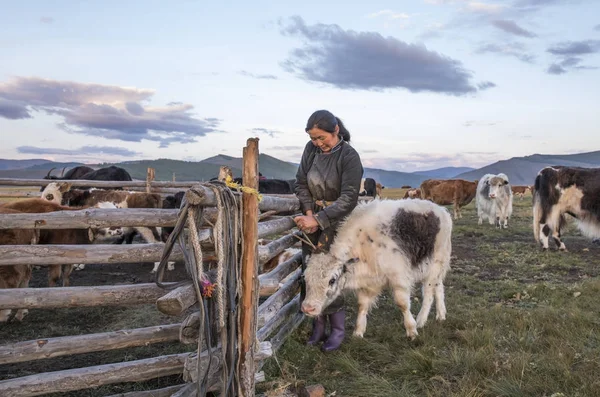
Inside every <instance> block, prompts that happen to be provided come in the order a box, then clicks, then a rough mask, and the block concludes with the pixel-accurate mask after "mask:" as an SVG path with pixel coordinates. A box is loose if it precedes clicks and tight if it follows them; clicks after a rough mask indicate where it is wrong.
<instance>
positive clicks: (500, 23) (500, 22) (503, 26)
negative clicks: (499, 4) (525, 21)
mask: <svg viewBox="0 0 600 397" xmlns="http://www.w3.org/2000/svg"><path fill="white" fill-rule="evenodd" d="M492 25H494V26H495V27H497V28H498V29H500V30H503V31H505V32H506V33H511V34H514V35H517V36H522V37H530V38H531V37H537V35H536V34H535V33H533V32H530V31H528V30H525V29H523V28H522V27H520V26H519V25H517V24H516V22H515V21H509V20H506V19H496V20H493V21H492Z"/></svg>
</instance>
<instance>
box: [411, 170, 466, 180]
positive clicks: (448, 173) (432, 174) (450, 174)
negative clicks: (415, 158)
mask: <svg viewBox="0 0 600 397" xmlns="http://www.w3.org/2000/svg"><path fill="white" fill-rule="evenodd" d="M473 170H475V168H471V167H443V168H436V169H434V170H428V171H415V172H413V174H419V175H424V176H426V177H428V178H436V179H451V178H454V177H455V176H457V175H459V174H463V173H466V172H469V171H473Z"/></svg>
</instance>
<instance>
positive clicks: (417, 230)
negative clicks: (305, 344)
mask: <svg viewBox="0 0 600 397" xmlns="http://www.w3.org/2000/svg"><path fill="white" fill-rule="evenodd" d="M451 234H452V218H451V216H450V213H449V212H448V210H446V209H445V208H444V207H441V206H439V205H437V204H434V203H432V202H430V201H426V200H421V199H414V200H379V199H375V200H373V201H371V202H369V203H366V204H359V205H358V206H357V207H356V208H355V209H354V211H353V212H352V213H351V214H350V215H349V216H348V217H347V218H346V219H345V220H344V221H343V223H342V224H341V225H340V227H339V229H338V233H337V236H336V239H335V242H334V243H333V244H332V246H331V248H330V251H329V252H328V253H324V252H318V253H315V254H313V255H311V256H310V257H309V259H308V261H307V268H306V270H305V273H304V281H305V283H306V298H305V299H304V301H303V303H302V311H303V312H304V313H305V314H307V315H308V316H310V317H315V316H318V315H320V314H321V313H322V311H323V309H324V308H326V307H327V306H328V305H329V304H331V302H333V301H334V299H335V298H336V297H338V296H339V295H340V294H341V293H342V292H343V291H344V290H354V291H356V292H357V295H358V317H357V320H356V328H355V330H354V335H355V336H358V337H362V336H363V334H364V332H365V329H366V327H367V313H368V312H369V310H370V308H371V307H372V306H373V304H374V303H375V302H376V299H377V297H378V296H379V295H380V293H381V291H382V290H383V288H384V287H386V286H389V287H390V289H391V290H392V292H393V296H394V299H395V301H396V303H397V305H398V306H399V308H400V310H401V311H402V314H403V317H404V327H405V328H406V334H407V336H408V337H409V338H410V339H414V338H415V337H416V336H417V335H418V333H417V328H421V327H423V326H424V325H425V323H426V321H427V317H428V315H429V311H430V310H431V305H432V303H433V300H434V296H435V301H436V318H437V319H438V320H444V319H445V318H446V306H445V303H444V285H443V281H444V278H445V276H446V272H447V271H448V270H449V269H450V253H451V251H452V243H451V239H450V238H451ZM417 283H422V294H423V305H422V307H421V310H420V312H419V314H418V316H417V320H416V321H415V319H414V317H413V315H412V313H411V311H410V294H411V289H412V288H413V286H414V285H415V284H417Z"/></svg>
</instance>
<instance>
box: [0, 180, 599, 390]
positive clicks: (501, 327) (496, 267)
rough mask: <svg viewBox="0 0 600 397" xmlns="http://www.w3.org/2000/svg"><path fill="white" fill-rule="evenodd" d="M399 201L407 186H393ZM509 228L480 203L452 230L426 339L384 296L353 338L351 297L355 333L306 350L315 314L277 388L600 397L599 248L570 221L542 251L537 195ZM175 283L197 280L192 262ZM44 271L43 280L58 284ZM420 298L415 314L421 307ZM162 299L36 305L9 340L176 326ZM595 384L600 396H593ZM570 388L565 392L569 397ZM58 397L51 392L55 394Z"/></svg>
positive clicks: (105, 280)
mask: <svg viewBox="0 0 600 397" xmlns="http://www.w3.org/2000/svg"><path fill="white" fill-rule="evenodd" d="M384 193H385V195H386V197H388V198H399V197H402V196H403V194H404V191H401V190H400V189H385V190H384ZM514 205H515V207H514V215H513V218H512V220H511V222H510V228H509V229H508V230H496V229H495V228H493V227H492V226H490V225H488V224H484V225H482V226H478V225H477V218H476V215H475V206H474V203H471V204H470V205H469V206H467V207H466V208H465V209H464V210H463V216H464V217H463V218H462V219H460V220H458V221H456V222H455V225H454V232H453V256H452V262H451V267H452V270H451V272H450V273H449V275H448V277H447V279H446V283H445V284H446V306H447V310H448V314H447V320H446V321H445V322H443V323H437V322H436V321H435V307H434V308H433V309H432V312H433V313H431V314H430V317H429V322H428V323H427V325H426V326H425V328H424V329H422V330H419V336H418V337H417V339H416V340H414V341H412V342H410V341H408V340H407V339H406V337H405V329H404V327H403V321H402V315H401V313H400V311H399V310H398V309H397V308H396V306H395V304H394V303H393V301H392V299H391V297H390V295H389V294H388V293H385V294H384V295H382V296H381V298H380V300H379V305H378V307H377V308H375V309H374V310H373V312H372V313H371V315H370V316H369V320H368V325H367V331H366V333H365V338H364V339H355V338H353V337H352V336H351V334H352V329H353V327H354V324H355V323H354V322H355V316H356V300H355V299H354V297H353V296H352V295H350V296H349V298H348V300H347V302H348V307H347V308H348V311H347V317H346V330H347V339H346V341H345V343H344V345H343V346H342V348H341V349H340V350H339V351H336V352H333V353H329V354H324V353H322V352H321V351H320V350H319V349H318V348H317V347H310V348H309V347H306V346H305V345H304V342H305V340H306V339H307V338H308V335H309V330H310V321H306V322H305V323H303V324H302V325H301V327H300V328H299V329H298V330H297V331H296V332H295V333H294V334H293V335H292V337H291V338H290V339H289V340H288V341H287V342H286V343H285V345H284V346H283V347H282V349H281V350H280V351H279V352H278V354H277V356H276V358H275V359H272V360H270V361H269V362H268V364H267V365H266V366H265V368H264V369H265V372H266V374H267V382H266V383H265V384H260V385H259V386H258V388H257V390H259V391H260V392H266V393H267V395H268V393H270V392H271V393H272V392H274V391H275V390H278V389H279V388H280V386H284V385H289V384H298V383H306V384H314V383H321V384H323V385H324V386H325V389H326V391H327V394H328V395H330V396H336V397H339V396H364V397H368V396H373V397H379V396H465V397H466V396H469V397H477V396H547V397H550V396H554V397H559V396H565V397H566V396H569V397H573V396H595V395H599V393H598V392H597V390H600V378H599V377H598V374H599V373H600V332H599V330H600V315H599V314H600V309H599V308H600V306H598V304H597V299H598V296H600V281H599V279H598V274H599V273H600V267H599V266H598V263H599V262H600V247H598V246H596V245H594V244H592V243H591V242H590V241H589V240H587V239H584V238H583V237H581V236H580V234H579V233H578V232H577V231H576V229H574V228H573V226H572V225H571V226H570V227H569V229H568V230H567V231H566V232H565V233H564V236H565V239H564V241H565V244H566V245H567V248H568V249H569V252H556V251H554V250H552V251H550V252H545V253H544V252H541V251H540V250H539V248H538V247H537V246H536V244H535V242H534V240H533V234H532V231H531V197H526V198H525V199H524V200H522V201H521V200H519V199H516V200H515V204H514ZM151 268H152V265H151V264H146V265H144V264H130V265H88V266H86V268H85V269H84V270H83V271H79V272H73V274H72V276H71V280H72V285H73V286H80V285H112V284H119V283H139V282H153V276H152V275H151V274H150V269H151ZM167 273H168V276H169V279H173V280H174V279H184V278H186V275H185V272H184V270H183V267H182V266H177V267H176V270H175V271H174V272H167ZM46 277H47V272H46V271H45V270H44V269H41V270H34V276H33V280H32V282H31V286H32V287H46V286H47V280H46ZM419 297H420V292H418V291H417V293H416V294H414V300H413V303H412V311H413V313H414V314H415V315H416V313H417V312H418V310H419V308H420V303H419ZM182 319H183V316H182V317H168V316H164V315H161V314H160V313H159V312H158V311H157V310H156V308H155V306H154V305H142V306H135V307H116V308H75V309H57V310H30V313H29V315H28V316H27V317H26V318H25V321H24V323H23V324H19V323H11V324H2V325H0V341H1V343H2V344H4V343H10V342H15V341H22V340H30V339H34V338H47V337H56V336H66V335H77V334H86V333H94V332H104V331H111V330H118V329H127V328H137V327H144V326H151V325H158V324H166V323H175V322H179V321H181V320H182ZM187 350H193V346H185V345H181V344H180V343H178V342H173V343H163V344H158V345H151V346H146V347H139V348H133V349H121V350H115V351H110V352H101V353H90V354H81V355H74V356H67V357H61V358H55V359H46V360H40V361H37V362H32V363H23V364H14V365H4V366H0V380H2V379H9V378H13V377H18V376H25V375H30V374H35V373H40V372H45V371H56V370H60V369H67V368H77V367H84V366H90V365H97V364H103V363H112V362H121V361H130V360H135V359H140V358H146V357H155V356H158V355H163V354H171V353H178V352H183V351H187ZM181 382H182V380H181V378H180V377H179V376H172V377H166V378H161V379H155V380H152V381H148V382H143V383H138V384H123V385H112V386H105V387H101V388H98V389H90V390H82V391H77V392H71V393H65V394H55V395H54V396H59V395H60V396H69V397H71V396H72V397H74V396H82V397H99V396H106V395H109V394H113V393H120V392H127V391H132V390H143V389H156V388H160V387H166V386H169V385H172V384H177V383H181ZM594 390H596V391H594ZM561 393H562V394H561ZM51 397H52V396H51Z"/></svg>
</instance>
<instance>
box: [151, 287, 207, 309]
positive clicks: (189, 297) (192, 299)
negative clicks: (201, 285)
mask: <svg viewBox="0 0 600 397" xmlns="http://www.w3.org/2000/svg"><path fill="white" fill-rule="evenodd" d="M196 302H198V299H197V297H196V291H195V290H194V285H193V284H191V283H190V284H188V285H184V286H182V287H179V288H176V289H174V290H173V291H171V292H169V293H168V294H166V295H164V296H161V297H160V298H158V300H157V301H156V308H157V309H158V310H159V311H160V312H162V313H164V314H168V315H170V316H179V315H180V314H182V313H183V312H185V311H186V310H187V309H188V308H189V307H191V306H192V305H195V304H196Z"/></svg>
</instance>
